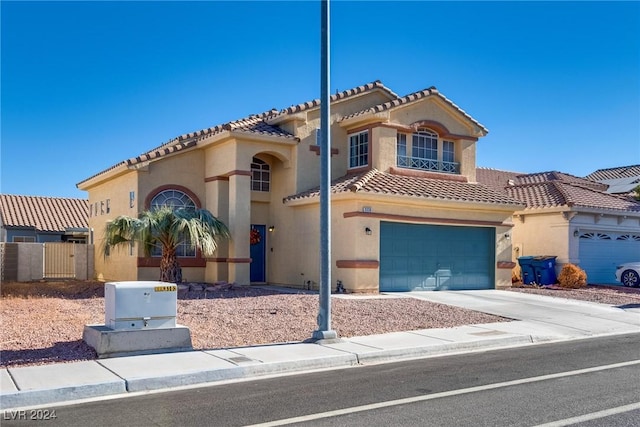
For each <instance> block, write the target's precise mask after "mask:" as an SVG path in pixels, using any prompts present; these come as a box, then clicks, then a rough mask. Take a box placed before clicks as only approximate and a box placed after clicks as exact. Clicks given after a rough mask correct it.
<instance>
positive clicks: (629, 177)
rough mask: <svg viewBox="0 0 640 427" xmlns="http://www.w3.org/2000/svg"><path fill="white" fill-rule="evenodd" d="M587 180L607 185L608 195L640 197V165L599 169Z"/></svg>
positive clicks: (588, 176)
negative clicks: (639, 189) (639, 190)
mask: <svg viewBox="0 0 640 427" xmlns="http://www.w3.org/2000/svg"><path fill="white" fill-rule="evenodd" d="M585 178H587V179H590V180H591V181H597V182H600V183H602V184H606V185H607V190H606V191H607V193H611V194H620V195H626V196H629V197H632V198H634V199H637V198H638V197H639V196H640V193H638V191H637V189H638V188H640V165H632V166H620V167H617V168H609V169H598V170H597V171H595V172H592V173H590V174H589V175H587V176H586V177H585Z"/></svg>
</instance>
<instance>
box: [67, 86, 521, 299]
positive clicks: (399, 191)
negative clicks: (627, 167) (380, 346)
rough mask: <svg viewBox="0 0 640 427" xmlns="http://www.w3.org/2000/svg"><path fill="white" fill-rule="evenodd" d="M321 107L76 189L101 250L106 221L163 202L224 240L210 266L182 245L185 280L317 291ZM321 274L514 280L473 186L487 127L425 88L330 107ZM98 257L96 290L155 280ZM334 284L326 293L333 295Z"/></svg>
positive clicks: (444, 283) (141, 160)
mask: <svg viewBox="0 0 640 427" xmlns="http://www.w3.org/2000/svg"><path fill="white" fill-rule="evenodd" d="M319 126H320V103H319V101H318V100H315V101H311V102H306V103H303V104H298V105H293V106H291V107H289V108H285V109H283V110H271V111H267V112H264V113H262V114H257V115H252V116H249V117H246V118H243V119H240V120H237V121H233V122H229V123H225V124H222V125H218V126H215V127H211V128H208V129H203V130H200V131H197V132H193V133H190V134H187V135H183V136H180V137H178V138H176V139H173V140H171V141H169V142H167V143H165V144H163V145H161V146H160V147H158V148H156V149H153V150H151V151H149V152H147V153H145V154H143V155H141V156H139V157H135V158H131V159H129V160H125V161H123V162H121V163H119V164H117V165H114V166H113V167H111V168H109V169H107V170H104V171H102V172H100V173H98V174H96V175H94V176H92V177H90V178H88V179H86V180H84V181H82V182H80V183H79V184H78V187H79V188H80V189H82V190H85V191H87V192H88V193H89V205H90V218H89V223H90V226H91V227H92V228H93V229H94V230H95V238H96V245H97V247H100V245H101V239H102V230H103V229H104V225H105V223H106V221H108V220H110V219H112V218H114V217H115V216H117V215H122V214H126V215H131V216H135V215H137V214H138V213H139V212H140V211H142V210H144V209H149V208H153V207H154V206H159V205H163V204H171V205H173V206H196V207H202V208H206V209H208V210H210V211H211V212H212V213H213V214H214V215H215V216H217V217H218V218H220V219H221V220H223V221H224V222H225V223H226V224H227V225H228V227H229V229H230V231H231V236H232V238H231V240H230V241H229V242H228V243H226V244H224V245H222V247H220V248H219V249H218V252H217V253H216V254H215V256H213V257H209V258H206V257H202V256H201V254H199V253H196V252H195V251H193V250H191V249H190V248H189V247H188V246H185V247H184V248H183V250H182V251H181V253H180V254H179V255H180V257H179V261H180V263H181V265H182V267H183V277H184V279H185V280H189V281H206V282H213V281H218V280H227V281H230V282H236V283H238V284H250V283H269V284H279V285H286V286H295V287H305V286H307V287H309V286H310V287H314V286H317V283H318V281H319V274H320V273H319V228H320V224H319V222H320V221H319V203H320V199H319V189H318V186H319V182H320V165H319V159H320V156H319V151H320V150H319V146H318V145H317V138H316V134H317V130H318V128H319ZM330 131H331V144H332V147H331V156H332V170H331V174H332V180H333V183H332V188H331V200H332V202H331V205H332V211H331V227H332V246H331V254H332V260H333V262H332V273H331V274H332V278H333V280H334V281H337V280H340V281H341V282H342V284H343V286H344V287H345V288H346V290H347V291H350V292H378V291H393V290H409V289H416V288H418V289H425V290H428V289H480V288H494V287H496V286H498V287H501V286H508V285H510V284H511V268H512V266H513V263H512V262H511V241H510V239H509V237H510V232H511V227H512V222H511V218H512V215H513V213H514V211H516V210H518V209H521V208H523V207H524V206H523V205H522V204H521V203H520V202H518V201H516V200H515V199H513V198H511V197H509V196H507V195H505V194H504V193H502V192H500V191H497V190H495V189H492V188H489V187H487V186H484V185H482V184H479V183H477V181H476V144H477V142H478V139H479V138H481V137H483V136H485V135H486V134H487V129H485V127H484V126H482V125H481V124H480V123H478V122H477V121H476V120H474V119H473V118H472V117H471V116H469V115H468V114H467V113H465V112H464V111H463V110H462V109H460V108H459V107H458V106H457V105H455V104H454V103H453V102H451V101H450V100H449V99H447V98H446V97H445V96H443V95H442V94H441V93H439V92H438V90H436V89H435V88H429V89H426V90H421V91H418V92H415V93H412V94H410V95H407V96H402V97H400V96H398V95H396V94H395V93H394V92H392V91H391V90H389V89H388V88H387V87H385V86H384V85H383V84H382V83H380V82H379V81H376V82H373V83H369V84H366V85H364V86H359V87H356V88H354V89H350V90H346V91H344V92H340V93H337V94H335V95H333V96H332V97H331V128H330ZM96 252H97V253H98V255H97V257H96V272H97V274H98V275H99V277H100V278H104V279H107V280H114V279H115V280H124V279H127V280H148V279H157V277H158V265H159V258H157V257H144V254H143V253H142V251H141V249H140V248H138V247H134V246H132V247H131V248H130V249H129V250H125V251H116V252H112V253H110V254H108V255H107V256H106V257H103V256H102V255H101V254H100V253H99V252H100V251H96ZM334 285H335V284H332V288H334Z"/></svg>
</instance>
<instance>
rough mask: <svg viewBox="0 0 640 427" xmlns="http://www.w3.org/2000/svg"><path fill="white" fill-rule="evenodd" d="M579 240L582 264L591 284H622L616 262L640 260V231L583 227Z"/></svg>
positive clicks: (581, 266)
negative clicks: (595, 229)
mask: <svg viewBox="0 0 640 427" xmlns="http://www.w3.org/2000/svg"><path fill="white" fill-rule="evenodd" d="M579 244H580V246H579V255H578V257H579V259H580V263H579V264H580V268H582V269H583V270H584V271H585V272H586V273H587V282H588V283H590V284H619V283H618V282H616V279H615V271H616V266H617V265H618V264H622V263H625V262H634V261H639V260H640V235H639V234H635V233H619V232H618V233H612V232H607V231H589V232H586V231H583V232H582V233H581V234H580V240H579Z"/></svg>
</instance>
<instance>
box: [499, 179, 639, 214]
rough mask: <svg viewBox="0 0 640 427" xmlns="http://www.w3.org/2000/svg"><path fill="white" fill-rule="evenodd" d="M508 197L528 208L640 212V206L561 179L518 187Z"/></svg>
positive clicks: (509, 192) (512, 189)
mask: <svg viewBox="0 0 640 427" xmlns="http://www.w3.org/2000/svg"><path fill="white" fill-rule="evenodd" d="M506 192H507V194H508V195H510V196H511V197H513V198H514V199H517V200H520V201H522V202H524V203H525V204H526V205H527V208H526V209H539V208H546V207H559V206H567V207H573V206H576V207H585V208H596V209H607V210H621V211H630V212H640V203H638V202H634V201H632V200H629V199H626V198H623V197H619V196H615V195H612V194H608V193H604V192H602V191H598V190H596V189H593V188H590V187H586V186H582V185H579V184H576V183H570V182H565V181H560V180H555V181H547V182H538V183H530V184H522V185H514V186H510V187H507V188H506Z"/></svg>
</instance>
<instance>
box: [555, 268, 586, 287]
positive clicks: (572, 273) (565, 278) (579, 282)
mask: <svg viewBox="0 0 640 427" xmlns="http://www.w3.org/2000/svg"><path fill="white" fill-rule="evenodd" d="M558 284H559V285H560V286H561V287H563V288H570V289H577V288H584V287H586V286H587V273H585V271H584V270H583V269H581V268H580V267H578V266H577V265H574V264H565V265H564V266H562V270H561V271H560V274H559V275H558Z"/></svg>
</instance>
